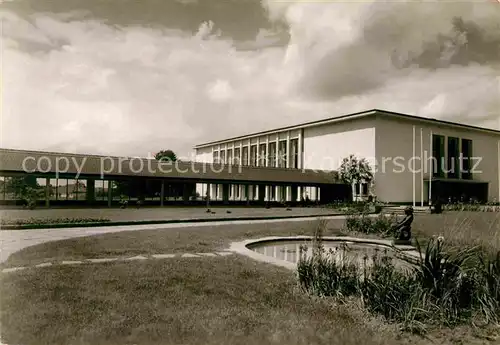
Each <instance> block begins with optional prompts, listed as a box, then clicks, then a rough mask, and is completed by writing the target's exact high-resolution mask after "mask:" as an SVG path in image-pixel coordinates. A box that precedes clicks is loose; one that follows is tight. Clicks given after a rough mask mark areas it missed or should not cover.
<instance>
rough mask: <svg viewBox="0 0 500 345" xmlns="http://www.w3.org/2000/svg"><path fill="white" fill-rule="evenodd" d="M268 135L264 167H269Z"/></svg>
mask: <svg viewBox="0 0 500 345" xmlns="http://www.w3.org/2000/svg"><path fill="white" fill-rule="evenodd" d="M269 157H270V155H269V135H267V136H266V167H269V166H271V162H270V161H269Z"/></svg>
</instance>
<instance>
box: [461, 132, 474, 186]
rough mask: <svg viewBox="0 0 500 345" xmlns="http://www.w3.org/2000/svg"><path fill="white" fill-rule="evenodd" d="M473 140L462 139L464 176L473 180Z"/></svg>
mask: <svg viewBox="0 0 500 345" xmlns="http://www.w3.org/2000/svg"><path fill="white" fill-rule="evenodd" d="M471 169H472V140H469V139H462V178H463V179H465V180H472V171H471Z"/></svg>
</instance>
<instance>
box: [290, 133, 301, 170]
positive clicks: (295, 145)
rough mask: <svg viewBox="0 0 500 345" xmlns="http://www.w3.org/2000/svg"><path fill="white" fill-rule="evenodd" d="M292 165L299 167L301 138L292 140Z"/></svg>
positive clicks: (295, 167) (292, 166)
mask: <svg viewBox="0 0 500 345" xmlns="http://www.w3.org/2000/svg"><path fill="white" fill-rule="evenodd" d="M290 159H291V161H290V167H291V168H294V169H298V168H299V139H292V140H290Z"/></svg>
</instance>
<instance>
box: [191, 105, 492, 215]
mask: <svg viewBox="0 0 500 345" xmlns="http://www.w3.org/2000/svg"><path fill="white" fill-rule="evenodd" d="M195 154H196V160H197V161H200V162H205V163H217V162H222V163H225V164H230V165H244V166H256V167H269V168H274V167H276V168H286V169H314V170H323V171H335V170H338V169H339V167H340V165H341V163H342V160H343V159H344V158H346V157H348V156H349V155H351V154H353V155H355V156H357V157H359V158H365V159H366V160H367V161H368V162H369V163H370V165H371V167H372V169H373V171H374V180H373V181H372V184H371V185H367V184H361V185H359V186H355V197H356V198H366V197H367V196H368V195H373V196H376V197H377V199H378V200H380V201H384V202H393V203H413V204H415V205H422V206H424V205H427V204H428V203H429V201H431V202H432V201H435V200H437V199H441V200H442V201H445V200H449V199H453V200H463V201H470V200H471V199H472V200H477V201H481V202H495V201H498V200H500V131H497V130H492V129H487V128H479V127H474V126H468V125H463V124H459V123H452V122H447V121H439V120H435V119H428V118H422V117H417V116H411V115H406V114H399V113H393V112H387V111H383V110H370V111H365V112H360V113H355V114H349V115H345V116H340V117H336V118H330V119H325V120H321V121H315V122H309V123H304V124H299V125H296V126H290V127H285V128H279V129H274V130H269V131H265V132H259V133H254V134H249V135H245V136H240V137H236V138H230V139H224V140H218V141H214V142H210V143H206V144H201V145H197V146H196V147H195ZM198 188H202V187H201V186H200V187H198ZM211 188H212V190H211V191H210V194H211V195H212V197H214V196H215V198H217V196H218V195H219V194H220V191H219V190H218V186H217V185H213V186H211ZM230 190H231V192H230V198H231V199H237V198H239V197H241V193H243V190H242V188H241V186H239V185H232V186H231V187H230ZM200 192H203V191H202V190H201V189H200ZM250 192H251V193H253V195H252V196H251V197H252V198H253V197H258V194H259V190H258V188H256V186H254V188H250ZM261 192H262V193H265V195H264V196H263V197H264V198H265V200H270V201H298V200H300V199H310V200H313V201H314V200H319V199H320V195H319V193H320V191H319V189H318V188H315V187H299V191H298V193H291V191H290V190H289V188H288V187H281V186H271V188H269V189H268V190H267V189H266V190H265V191H261ZM292 194H293V195H292ZM261 197H262V196H261ZM295 199H298V200H295ZM326 199H328V200H335V196H329V197H328V198H326ZM339 199H341V198H340V197H339Z"/></svg>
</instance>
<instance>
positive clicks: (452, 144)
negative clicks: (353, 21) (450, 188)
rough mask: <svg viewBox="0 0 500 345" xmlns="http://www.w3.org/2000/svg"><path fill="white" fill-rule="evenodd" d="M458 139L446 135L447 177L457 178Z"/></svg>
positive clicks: (458, 159) (458, 163)
mask: <svg viewBox="0 0 500 345" xmlns="http://www.w3.org/2000/svg"><path fill="white" fill-rule="evenodd" d="M459 143H460V141H459V140H458V138H454V137H448V157H447V162H448V169H447V171H448V177H449V178H458V177H459V174H458V173H459V170H460V147H459V145H460V144H459Z"/></svg>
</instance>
